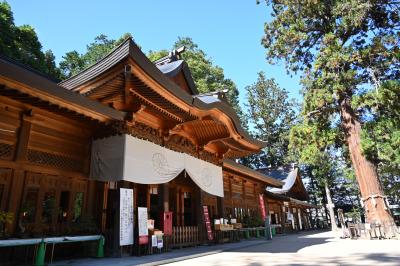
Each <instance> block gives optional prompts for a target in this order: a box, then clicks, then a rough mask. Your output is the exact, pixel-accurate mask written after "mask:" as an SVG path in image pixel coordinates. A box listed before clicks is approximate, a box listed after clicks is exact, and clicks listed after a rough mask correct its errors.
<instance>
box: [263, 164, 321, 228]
mask: <svg viewBox="0 0 400 266" xmlns="http://www.w3.org/2000/svg"><path fill="white" fill-rule="evenodd" d="M258 171H260V172H262V173H263V174H265V175H267V176H270V177H272V178H275V179H276V180H280V181H282V182H283V183H284V185H283V187H281V188H272V187H269V188H268V189H267V191H265V195H266V198H267V201H268V206H269V210H268V211H269V216H270V221H271V224H273V225H276V226H277V230H278V232H291V231H300V230H307V229H311V209H316V208H319V207H318V206H316V205H314V204H310V203H308V202H307V200H309V197H308V193H307V191H306V189H305V187H304V184H303V181H302V180H301V176H300V169H299V168H297V167H295V166H293V165H289V166H283V167H278V168H262V169H258Z"/></svg>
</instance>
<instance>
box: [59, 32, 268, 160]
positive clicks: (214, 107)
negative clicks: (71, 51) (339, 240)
mask: <svg viewBox="0 0 400 266" xmlns="http://www.w3.org/2000/svg"><path fill="white" fill-rule="evenodd" d="M129 60H133V62H135V63H136V64H137V65H138V66H139V67H140V68H141V69H142V70H143V71H144V72H145V73H147V74H148V75H149V76H150V77H151V78H152V79H153V80H154V81H156V82H157V84H159V85H161V87H162V88H163V89H164V90H166V91H167V92H168V93H170V94H168V95H171V94H172V95H173V96H174V97H176V98H177V99H178V102H180V103H182V104H183V105H182V104H181V106H184V107H185V110H186V111H187V112H189V113H191V114H193V112H194V111H195V112H200V113H204V112H207V111H213V112H215V111H217V112H218V114H219V115H222V116H227V117H229V119H230V120H231V121H232V123H233V126H234V128H235V130H236V132H237V134H238V135H239V136H237V137H235V140H236V141H239V142H242V143H244V142H246V143H249V145H250V146H251V147H253V148H252V153H254V152H256V151H257V150H259V149H261V148H263V147H265V146H266V145H267V144H266V143H265V142H262V141H259V140H256V139H253V138H252V137H251V136H250V135H249V134H248V132H247V131H246V130H245V129H243V127H242V126H241V123H240V120H239V118H238V116H237V114H236V112H235V110H234V109H233V108H232V107H231V106H230V105H229V104H227V103H225V102H223V101H220V100H214V99H211V98H210V97H209V96H196V95H191V94H189V93H188V92H187V91H185V90H183V89H182V88H180V87H179V86H178V85H177V84H175V83H174V82H173V81H171V80H170V79H169V77H168V76H169V75H175V74H176V73H178V72H179V71H180V70H182V69H186V70H187V71H189V69H188V67H187V64H186V63H185V62H184V61H182V60H178V61H174V62H172V63H165V64H163V65H159V66H156V65H155V64H153V63H152V62H151V61H150V60H149V59H148V58H147V57H146V56H145V55H144V54H143V52H142V51H141V50H140V48H139V47H138V46H137V45H136V44H135V43H134V42H133V40H132V39H127V40H126V41H125V42H123V43H122V44H121V45H119V46H118V47H116V48H115V49H114V50H113V51H112V52H110V53H109V54H108V55H107V56H105V57H104V58H103V59H101V60H100V61H98V62H97V63H95V64H94V65H92V66H90V67H89V68H87V69H85V70H83V71H82V72H80V73H78V74H77V75H75V76H72V77H70V78H68V79H66V80H64V81H62V82H60V83H59V85H60V86H62V87H64V88H66V89H68V90H74V91H78V90H79V89H80V88H81V87H82V86H87V87H89V89H90V84H91V82H92V83H93V82H95V80H96V78H98V77H99V76H102V75H105V74H106V72H107V71H111V70H112V69H113V68H114V67H115V66H117V65H122V64H124V63H126V62H128V61H129ZM186 76H190V79H192V78H191V75H190V72H188V73H187V74H185V77H186ZM189 83H190V82H189ZM193 84H194V83H193ZM194 88H195V87H194ZM192 91H193V92H197V90H194V89H192ZM168 100H172V99H168ZM193 107H194V108H197V109H193V111H191V110H192V109H191V108H193ZM204 114H205V113H204ZM205 115H206V114H205ZM243 141H244V142H243ZM256 147H257V148H256Z"/></svg>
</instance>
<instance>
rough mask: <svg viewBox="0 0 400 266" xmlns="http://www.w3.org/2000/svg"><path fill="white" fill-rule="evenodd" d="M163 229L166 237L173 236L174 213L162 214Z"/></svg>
mask: <svg viewBox="0 0 400 266" xmlns="http://www.w3.org/2000/svg"><path fill="white" fill-rule="evenodd" d="M161 227H162V229H163V232H164V235H166V236H172V212H162V213H161Z"/></svg>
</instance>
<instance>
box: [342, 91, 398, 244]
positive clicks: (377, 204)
mask: <svg viewBox="0 0 400 266" xmlns="http://www.w3.org/2000/svg"><path fill="white" fill-rule="evenodd" d="M340 111H341V113H340V116H341V123H342V127H343V129H344V132H345V136H346V141H347V145H348V148H349V153H350V158H351V161H352V164H353V167H354V171H355V174H356V179H357V182H358V185H359V187H360V192H361V197H362V198H361V200H362V202H363V206H364V209H365V214H366V220H367V223H370V224H380V225H381V226H383V228H384V231H385V233H386V234H387V236H388V237H392V236H394V235H395V232H396V231H395V230H396V226H395V224H394V220H393V218H392V216H391V214H390V210H389V206H387V204H386V201H385V195H384V192H383V189H382V185H381V182H380V180H379V177H378V173H377V170H376V167H375V165H374V164H373V163H372V162H370V161H369V160H367V158H366V157H365V156H364V155H363V154H362V152H361V143H360V142H361V124H360V121H359V120H358V117H357V115H356V114H355V112H354V110H353V109H352V107H351V105H350V99H347V98H346V99H342V100H341V101H340Z"/></svg>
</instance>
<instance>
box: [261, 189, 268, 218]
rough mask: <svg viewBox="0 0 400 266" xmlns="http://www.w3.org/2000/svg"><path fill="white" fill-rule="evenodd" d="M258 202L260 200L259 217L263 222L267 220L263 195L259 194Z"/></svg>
mask: <svg viewBox="0 0 400 266" xmlns="http://www.w3.org/2000/svg"><path fill="white" fill-rule="evenodd" d="M259 200H260V209H261V217H262V219H263V221H265V219H266V218H267V213H266V211H265V205H264V195H263V194H260V195H259Z"/></svg>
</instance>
